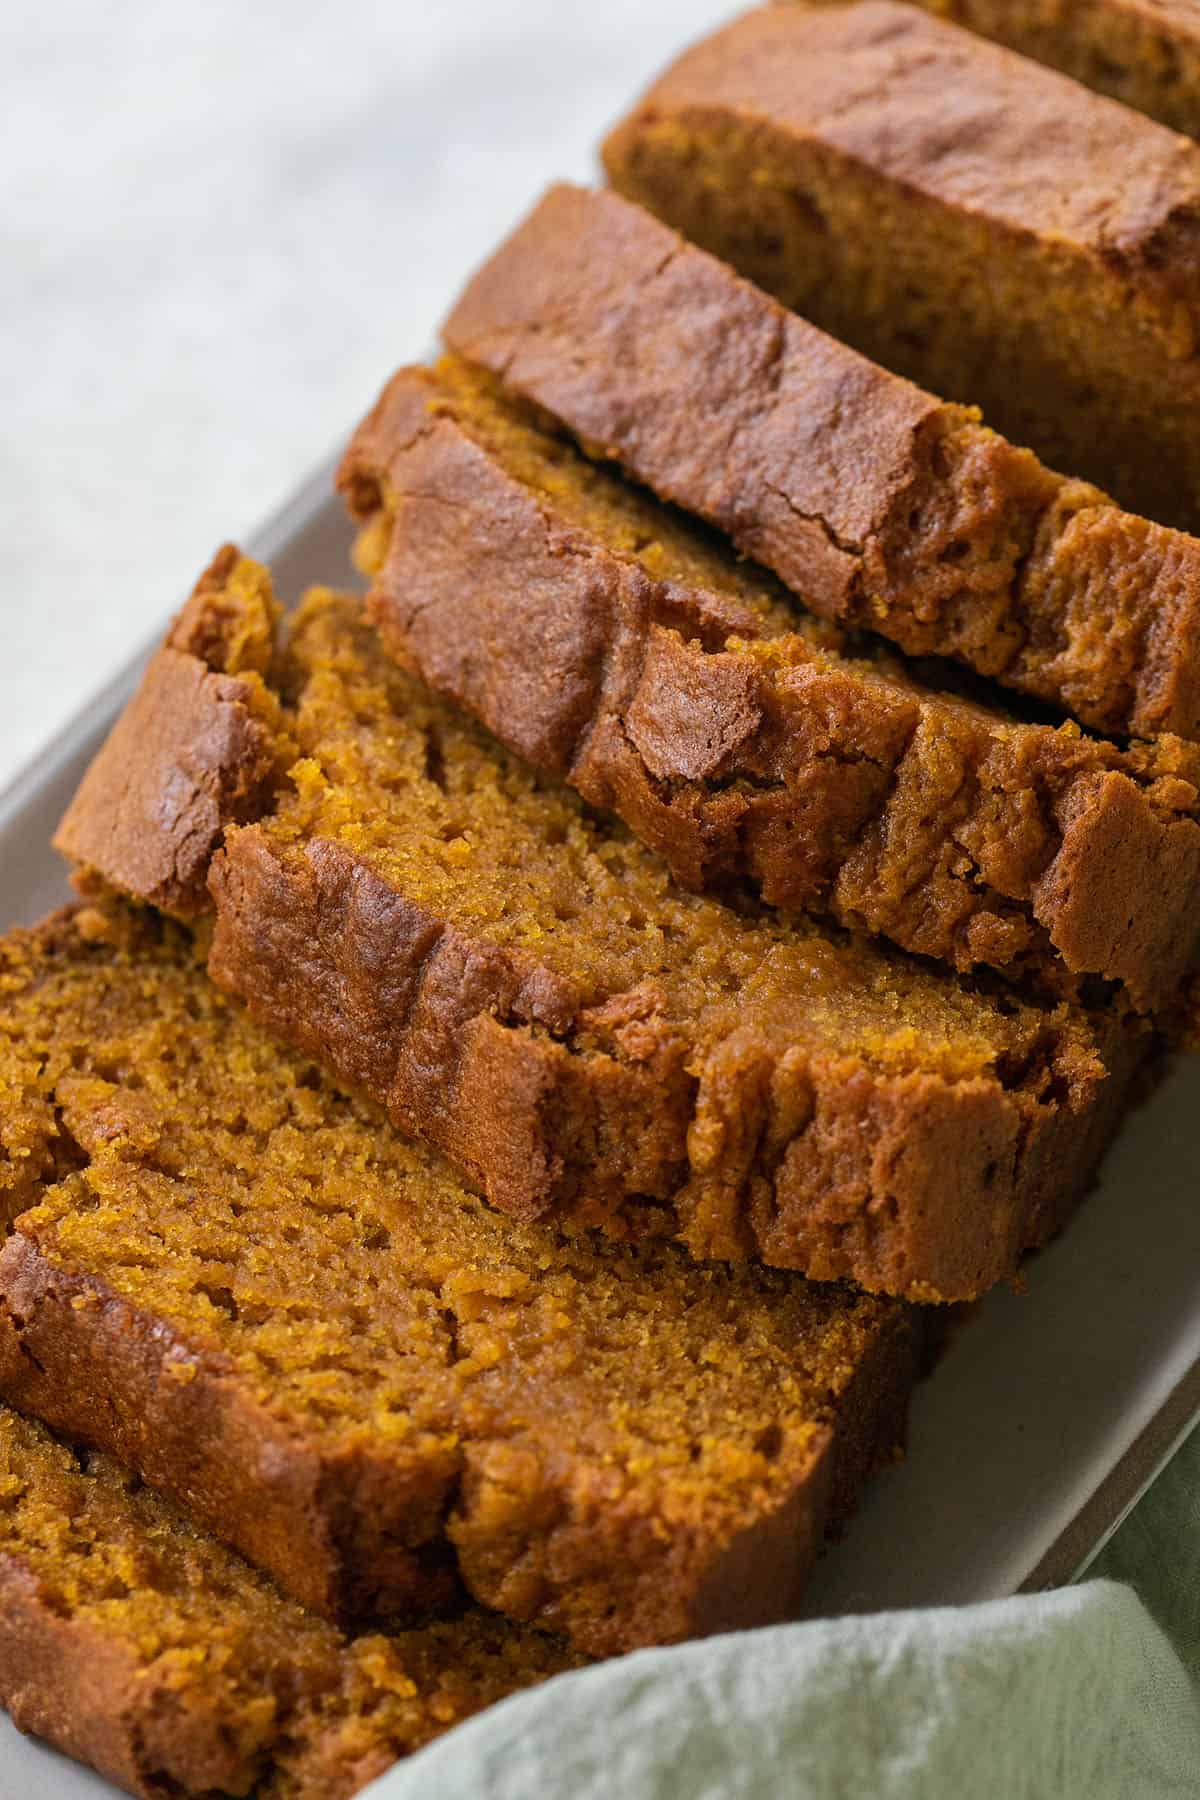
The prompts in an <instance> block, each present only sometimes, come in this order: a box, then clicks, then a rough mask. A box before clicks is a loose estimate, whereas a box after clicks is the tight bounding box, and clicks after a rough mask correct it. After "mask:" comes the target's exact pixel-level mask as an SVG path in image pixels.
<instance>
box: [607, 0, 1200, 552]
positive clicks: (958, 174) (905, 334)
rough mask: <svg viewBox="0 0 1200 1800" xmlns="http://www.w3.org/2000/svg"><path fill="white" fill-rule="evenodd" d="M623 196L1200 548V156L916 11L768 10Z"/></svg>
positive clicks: (1098, 98)
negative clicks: (1199, 278) (1199, 434)
mask: <svg viewBox="0 0 1200 1800" xmlns="http://www.w3.org/2000/svg"><path fill="white" fill-rule="evenodd" d="M604 162H605V167H606V169H607V171H608V175H609V179H610V180H611V182H612V184H613V185H614V186H615V187H617V188H619V189H620V190H621V192H622V193H624V194H626V195H627V196H628V197H629V198H630V199H633V200H638V201H640V202H641V203H642V204H643V205H645V206H648V207H649V208H650V209H651V210H652V211H653V212H656V213H657V214H659V216H660V217H661V218H663V219H665V220H666V221H667V222H668V223H669V224H671V225H673V226H675V228H676V229H677V230H680V231H682V232H683V233H684V234H685V235H686V236H688V237H690V238H693V239H694V240H695V241H696V242H697V243H698V244H701V245H703V247H704V248H705V249H706V250H710V251H712V252H713V253H714V254H715V255H718V256H722V257H724V258H725V259H726V260H727V261H728V262H730V263H732V264H733V265H734V267H735V268H738V269H739V270H740V271H741V272H742V273H743V274H744V275H748V276H749V277H750V279H751V280H753V281H757V282H758V283H759V284H760V286H762V287H764V288H766V289H767V290H768V292H770V293H773V294H775V295H776V297H777V298H778V299H780V300H782V301H783V303H784V304H785V305H787V306H792V307H795V308H796V310H797V311H799V312H803V313H807V314H809V315H810V316H811V317H812V318H813V319H814V320H815V322H816V323H817V324H818V325H821V326H822V327H824V329H825V330H827V331H832V332H836V334H837V335H838V336H839V337H841V338H844V339H845V340H846V341H847V342H848V343H852V344H854V345H855V346H856V347H857V348H858V349H860V350H863V351H865V353H866V354H867V355H868V356H873V357H875V358H876V359H877V360H878V361H879V362H881V363H883V364H885V365H886V366H887V367H889V368H892V369H895V370H896V371H897V372H898V373H899V374H902V375H907V376H909V377H910V378H911V379H913V380H916V381H920V382H923V383H924V384H925V385H927V386H928V387H930V388H932V389H933V390H934V392H936V393H939V394H944V395H945V396H946V397H947V398H949V399H953V400H960V401H964V402H966V403H968V404H978V405H979V406H981V407H982V408H983V410H984V413H985V415H986V416H987V418H988V419H989V420H990V421H991V423H992V424H994V425H995V426H996V427H997V429H999V430H1001V431H1004V432H1006V433H1007V434H1008V435H1009V436H1010V437H1012V438H1014V439H1015V440H1016V441H1017V442H1018V443H1027V444H1030V445H1032V447H1033V448H1034V449H1035V450H1037V451H1038V453H1039V454H1040V455H1042V456H1045V457H1047V458H1048V459H1049V460H1050V461H1051V463H1053V464H1054V465H1055V466H1057V467H1060V468H1063V469H1069V470H1072V471H1073V472H1075V473H1078V474H1080V475H1084V476H1087V477H1089V478H1090V479H1092V480H1095V481H1098V482H1100V484H1101V485H1102V486H1103V487H1105V488H1107V489H1109V490H1110V491H1111V492H1112V493H1114V494H1115V495H1116V497H1117V498H1118V499H1119V500H1120V501H1121V502H1122V504H1124V505H1126V506H1130V507H1133V508H1136V509H1137V511H1139V512H1142V513H1145V514H1146V515H1148V516H1149V517H1150V518H1157V519H1162V520H1163V521H1164V522H1165V523H1168V524H1172V525H1178V526H1182V527H1184V528H1185V529H1187V530H1196V529H1197V527H1198V525H1200V445H1198V444H1197V439H1196V432H1195V427H1194V419H1195V413H1196V406H1197V401H1198V399H1200V308H1198V307H1197V284H1196V270H1197V262H1198V256H1200V147H1197V145H1196V144H1195V143H1193V142H1192V141H1191V140H1190V139H1187V138H1184V137H1181V136H1179V135H1177V134H1176V133H1175V132H1173V131H1168V130H1166V129H1165V128H1164V127H1163V126H1161V125H1158V124H1156V123H1154V121H1153V120H1151V119H1147V118H1145V117H1143V116H1142V115H1141V114H1140V113H1136V112H1133V111H1131V110H1129V109H1128V108H1127V107H1124V106H1121V105H1119V104H1117V103H1116V102H1115V101H1112V100H1109V99H1106V98H1104V97H1103V96H1102V95H1098V94H1093V93H1090V92H1089V91H1088V90H1087V89H1086V88H1084V87H1081V86H1080V85H1079V84H1078V83H1076V82H1074V81H1071V80H1069V79H1068V78H1066V77H1065V76H1063V75H1060V74H1058V73H1057V72H1056V71H1054V70H1051V69H1046V68H1043V67H1042V66H1041V65H1040V64H1038V63H1036V62H1030V61H1028V60H1027V59H1026V58H1024V57H1021V56H1016V55H1014V54H1013V53H1012V52H1011V51H1009V50H1005V49H1002V48H1000V47H999V46H998V45H996V44H992V43H989V42H987V41H986V40H985V39H983V38H980V37H976V36H974V35H973V34H972V33H971V32H968V31H962V30H960V29H959V28H958V27H957V26H954V25H951V24H948V23H946V22H944V21H943V20H940V19H934V18H930V17H929V15H928V13H925V12H922V11H920V10H919V9H918V8H917V7H914V6H905V5H900V4H896V3H894V0H857V3H856V4H849V5H844V6H817V7H811V6H804V5H786V6H778V5H777V6H767V7H760V8H758V9H757V10H755V11H753V12H750V13H747V14H745V15H744V16H743V17H742V18H740V19H736V20H734V21H733V22H732V23H731V24H730V25H728V26H726V27H724V28H722V29H721V30H719V31H717V32H715V33H713V34H712V35H711V36H710V37H708V38H706V39H704V40H703V41H702V42H700V43H698V44H696V45H695V46H694V47H693V48H691V49H689V50H688V51H686V52H685V53H684V55H683V56H681V57H680V58H679V59H678V60H677V61H676V62H675V63H674V64H673V65H672V66H671V67H670V68H669V69H668V70H667V71H666V73H665V74H664V75H663V76H662V77H661V78H660V79H659V80H658V81H657V82H655V83H654V85H653V86H652V87H651V88H650V89H649V90H648V92H647V93H646V94H645V95H644V96H643V98H642V100H641V101H640V102H639V103H638V104H637V105H636V106H635V107H634V109H633V110H632V112H631V113H630V114H629V116H628V118H627V119H625V120H624V121H623V122H622V123H621V124H620V125H618V126H617V128H616V130H615V131H614V132H613V133H612V134H611V136H610V137H609V139H608V141H607V143H606V144H605V147H604Z"/></svg>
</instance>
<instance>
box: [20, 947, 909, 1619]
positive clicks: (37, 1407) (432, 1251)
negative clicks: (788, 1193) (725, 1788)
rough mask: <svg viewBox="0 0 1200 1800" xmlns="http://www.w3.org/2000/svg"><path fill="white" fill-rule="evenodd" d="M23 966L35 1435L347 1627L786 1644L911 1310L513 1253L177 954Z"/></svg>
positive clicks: (415, 1152) (110, 952) (621, 1255)
mask: <svg viewBox="0 0 1200 1800" xmlns="http://www.w3.org/2000/svg"><path fill="white" fill-rule="evenodd" d="M118 928H119V929H121V930H124V931H125V932H126V934H127V936H128V934H129V933H130V932H133V933H135V934H140V935H135V937H134V939H133V941H132V943H130V942H127V943H126V944H125V945H124V946H122V945H120V944H117V945H114V944H113V942H112V937H113V933H114V930H117V929H118ZM88 931H92V932H100V933H101V935H100V936H98V937H94V938H93V939H92V940H91V941H89V939H88V937H87V936H86V935H85V933H87V932H88ZM4 958H5V976H6V983H7V987H8V996H7V998H6V1001H5V1004H4V1008H3V1013H2V1014H0V1045H2V1046H3V1055H2V1057H0V1067H2V1068H3V1069H4V1071H5V1074H6V1076H7V1078H8V1079H9V1080H10V1082H12V1084H13V1085H14V1086H15V1085H17V1084H18V1083H20V1084H21V1085H22V1086H24V1087H25V1088H27V1089H28V1090H29V1091H30V1092H31V1093H32V1094H35V1095H37V1096H40V1097H41V1099H42V1101H43V1104H44V1108H45V1114H46V1116H47V1117H48V1118H49V1119H52V1120H53V1121H54V1129H55V1132H56V1134H57V1145H58V1148H57V1152H56V1154H57V1159H58V1169H57V1174H58V1179H57V1180H56V1181H54V1182H53V1183H50V1182H49V1181H48V1180H47V1181H46V1182H45V1184H44V1185H43V1188H42V1191H41V1194H40V1197H39V1203H38V1204H37V1205H36V1206H33V1207H32V1208H31V1209H30V1210H28V1211H27V1212H25V1213H24V1214H23V1215H22V1216H21V1217H20V1218H19V1219H18V1220H17V1222H16V1225H15V1227H14V1230H13V1233H12V1235H11V1236H10V1238H9V1241H8V1244H7V1246H6V1248H5V1250H4V1252H3V1254H2V1255H0V1321H2V1323H0V1386H2V1387H3V1390H4V1392H5V1394H6V1395H7V1396H8V1397H10V1398H11V1399H12V1400H13V1401H14V1402H15V1403H16V1404H18V1405H20V1406H22V1407H23V1408H25V1409H28V1410H30V1411H35V1412H36V1413H37V1414H38V1415H39V1416H44V1417H46V1418H47V1419H48V1420H49V1422H50V1423H52V1424H54V1425H55V1426H56V1427H57V1428H59V1429H62V1430H64V1431H66V1432H68V1433H71V1434H79V1435H82V1436H84V1437H86V1438H89V1439H90V1440H92V1441H99V1442H100V1443H101V1445H102V1447H104V1448H105V1449H107V1450H110V1451H112V1452H114V1453H116V1454H118V1455H120V1456H121V1457H122V1459H123V1460H125V1461H127V1462H129V1463H130V1464H132V1465H133V1466H136V1467H138V1468H139V1469H140V1470H141V1471H142V1473H143V1474H145V1475H146V1476H147V1477H148V1478H149V1479H151V1480H152V1481H153V1482H154V1483H155V1484H156V1485H157V1486H159V1487H160V1488H162V1489H164V1490H165V1491H167V1492H168V1493H171V1494H173V1495H175V1496H177V1497H178V1498H179V1499H181V1500H183V1501H185V1502H186V1504H187V1505H188V1506H189V1507H190V1508H191V1509H192V1510H194V1511H195V1512H196V1513H197V1514H198V1515H199V1516H200V1517H201V1518H202V1519H204V1520H205V1521H206V1522H207V1523H208V1524H209V1525H210V1526H211V1527H212V1528H213V1529H215V1530H217V1531H218V1532H220V1533H222V1534H224V1535H225V1536H227V1537H229V1538H231V1539H232V1540H233V1541H234V1542H235V1543H236V1544H237V1545H238V1547H239V1548H241V1549H243V1550H244V1551H245V1552H246V1553H247V1554H248V1555H250V1556H251V1557H252V1558H253V1559H255V1560H256V1561H258V1562H260V1563H261V1564H263V1565H264V1566H266V1567H267V1568H268V1569H270V1570H271V1571H272V1572H273V1573H274V1574H276V1575H277V1577H278V1578H279V1579H280V1581H281V1582H282V1583H284V1584H285V1585H286V1586H287V1587H288V1588H289V1590H290V1591H292V1592H294V1593H296V1594H297V1595H298V1596H299V1597H300V1598H301V1599H302V1600H304V1601H306V1602H308V1603H310V1604H312V1605H314V1606H317V1607H319V1608H322V1609H324V1610H325V1611H327V1612H330V1613H337V1614H343V1615H350V1614H354V1615H358V1616H363V1615H367V1616H370V1615H376V1614H380V1613H410V1614H411V1613H413V1612H417V1611H424V1612H427V1611H428V1610H430V1608H438V1607H444V1606H446V1605H447V1604H453V1603H454V1600H455V1587H454V1584H453V1582H452V1581H451V1580H450V1579H449V1575H450V1573H451V1570H450V1568H449V1567H448V1565H450V1564H454V1565H456V1566H457V1570H458V1572H459V1574H460V1575H461V1578H462V1579H464V1580H465V1581H466V1584H467V1586H468V1587H469V1588H470V1589H471V1590H472V1591H473V1592H474V1593H475V1594H476V1595H477V1596H478V1597H479V1598H481V1599H483V1600H485V1601H487V1602H488V1603H490V1604H494V1605H496V1606H498V1607H500V1608H502V1609H503V1610H505V1611H506V1612H509V1613H510V1614H513V1615H514V1616H516V1617H518V1618H521V1619H525V1620H536V1621H537V1622H538V1623H540V1624H542V1625H544V1626H547V1627H552V1628H554V1629H560V1630H564V1631H566V1632H567V1633H569V1634H570V1635H572V1636H573V1637H574V1639H575V1641H576V1642H577V1643H578V1644H579V1645H580V1646H581V1647H582V1648H587V1649H590V1650H592V1651H594V1652H596V1653H604V1652H606V1651H609V1650H615V1649H619V1648H628V1647H630V1646H631V1645H635V1644H638V1643H648V1642H656V1641H669V1640H671V1639H674V1638H678V1637H684V1636H688V1635H692V1634H694V1633H695V1632H696V1631H697V1630H701V1629H716V1628H718V1627H719V1626H721V1625H732V1624H736V1623H739V1622H743V1621H746V1620H749V1619H754V1618H763V1617H778V1616H781V1615H783V1614H785V1613H786V1610H787V1608H788V1606H789V1605H790V1604H791V1603H792V1601H793V1600H794V1597H795V1594H796V1591H797V1589H798V1586H799V1583H800V1581H801V1580H802V1579H803V1576H804V1574H805V1571H806V1568H807V1564H808V1562H809V1560H810V1559H811V1556H812V1554H813V1553H814V1551H815V1548H816V1545H817V1543H818V1542H819V1539H820V1535H821V1532H822V1530H823V1529H824V1527H825V1524H826V1522H827V1520H828V1519H829V1518H830V1517H831V1516H834V1517H838V1516H841V1514H843V1513H844V1512H845V1511H846V1510H847V1509H848V1508H849V1506H850V1505H852V1504H853V1498H854V1494H855V1492H856V1489H857V1486H858V1484H859V1483H860V1481H861V1479H862V1477H863V1475H864V1474H865V1473H866V1472H867V1470H868V1469H869V1468H870V1467H871V1466H872V1464H873V1463H874V1462H875V1461H877V1460H879V1459H881V1458H886V1456H887V1455H889V1454H890V1453H891V1451H892V1450H893V1448H894V1446H895V1444H896V1443H897V1442H898V1441H899V1439H900V1437H901V1436H902V1431H903V1412H904V1395H905V1392H906V1389H907V1384H908V1381H909V1379H910V1377H911V1364H912V1341H911V1328H910V1325H909V1321H908V1315H907V1313H906V1310H905V1309H904V1308H903V1307H901V1306H898V1305H897V1304H895V1303H893V1302H888V1301H881V1300H876V1299H872V1298H870V1297H868V1296H864V1295H855V1294H852V1293H849V1292H847V1291H844V1290H842V1289H839V1288H837V1287H834V1286H826V1287H817V1286H811V1285H809V1284H808V1283H806V1282H804V1281H803V1280H800V1279H798V1278H795V1277H788V1276H786V1275H783V1274H779V1273H772V1272H769V1271H764V1270H761V1269H756V1268H754V1267H751V1266H743V1267H741V1268H730V1267H724V1266H720V1265H712V1266H705V1265H701V1264H698V1263H695V1262H693V1261H691V1260H690V1259H689V1258H688V1257H687V1256H686V1255H685V1254H684V1253H683V1252H682V1251H680V1250H678V1249H677V1248H675V1247H674V1246H672V1245H670V1244H666V1243H658V1244H647V1245H645V1246H643V1247H641V1248H637V1247H634V1246H623V1247H621V1246H609V1247H608V1248H607V1249H604V1248H601V1247H598V1246H596V1245H595V1244H593V1243H592V1241H591V1240H590V1239H589V1238H588V1237H587V1236H585V1235H581V1236H578V1237H575V1238H573V1239H562V1238H560V1237H558V1236H557V1235H556V1234H554V1233H552V1232H550V1231H548V1230H545V1229H543V1228H539V1227H536V1226H521V1225H517V1224H515V1223H513V1222H512V1221H509V1220H505V1219H503V1218H502V1217H500V1216H499V1215H497V1214H496V1213H494V1212H492V1211H490V1210H489V1209H488V1207H487V1206H486V1205H485V1204H484V1203H483V1202H482V1201H481V1200H478V1199H476V1198H475V1197H473V1196H472V1195H470V1194H468V1193H466V1192H465V1191H464V1190H463V1189H462V1188H461V1187H460V1186H458V1184H457V1183H456V1182H455V1181H454V1179H453V1178H452V1176H451V1175H450V1174H449V1172H448V1171H447V1170H446V1169H445V1168H444V1167H443V1166H442V1165H441V1164H440V1163H439V1162H438V1161H437V1160H436V1159H435V1158H433V1157H432V1155H431V1154H429V1153H427V1152H424V1151H422V1150H420V1149H418V1148H414V1147H411V1146H409V1145H407V1144H406V1143H405V1142H404V1141H403V1140H402V1139H401V1138H400V1137H399V1136H398V1135H397V1134H396V1133H395V1132H394V1131H392V1130H391V1129H390V1128H389V1127H388V1126H387V1125H386V1123H385V1122H384V1121H383V1120H382V1119H381V1118H380V1117H379V1115H378V1114H377V1113H376V1112H375V1111H374V1109H373V1108H371V1107H370V1106H368V1105H366V1104H365V1103H363V1102H360V1101H355V1100H351V1099H349V1098H347V1097H345V1096H343V1095H341V1094H339V1093H337V1092H336V1091H335V1090H333V1089H332V1088H331V1087H329V1086H328V1085H326V1084H325V1083H323V1082H322V1081H321V1080H320V1079H319V1078H318V1077H317V1076H316V1074H315V1071H314V1070H313V1068H312V1066H311V1064H309V1063H308V1062H307V1061H306V1060H305V1059H304V1058H303V1057H301V1056H298V1055H293V1054H291V1053H289V1052H288V1051H286V1050H283V1049H280V1048H278V1047H276V1046H275V1045H274V1044H273V1043H272V1042H271V1041H270V1040H269V1039H268V1038H267V1037H266V1036H265V1035H264V1034H263V1033H261V1032H260V1031H259V1030H258V1029H257V1028H255V1027H254V1026H253V1025H252V1024H251V1023H250V1021H249V1020H248V1019H247V1018H246V1016H245V1014H244V1013H243V1012H242V1010H241V1009H240V1008H239V1007H237V1006H236V1005H235V1004H234V1003H232V1002H231V1001H229V1000H227V999H226V998H225V997H224V996H223V995H221V994H220V993H219V991H218V990H217V989H216V988H215V987H213V986H212V984H211V983H210V982H209V981H208V980H207V979H206V977H205V975H204V973H203V970H202V968H201V967H200V966H199V964H198V963H197V962H196V960H195V958H194V957H193V956H192V955H191V954H190V950H189V947H188V945H187V942H186V939H185V938H184V937H183V934H182V933H179V932H174V931H172V930H171V929H169V928H168V929H166V930H165V931H164V932H162V933H161V934H160V935H156V934H155V932H154V928H153V926H152V924H151V923H149V922H148V921H146V920H142V921H137V920H133V919H131V918H130V917H129V916H128V915H124V914H108V915H99V914H96V913H85V914H83V915H81V916H80V918H79V919H77V920H75V921H74V922H72V921H69V920H68V921H65V922H62V923H61V924H60V925H59V926H58V927H57V928H56V935H53V936H51V937H47V936H45V935H42V936H36V935H35V936H34V937H32V938H31V937H29V936H18V937H16V938H13V939H9V940H8V941H7V942H6V944H5V947H4ZM47 1135H48V1134H47ZM44 1160H45V1157H44V1156H43V1161H44ZM745 1548H750V1549H752V1550H753V1551H754V1555H753V1557H752V1558H751V1560H752V1561H753V1563H754V1567H755V1571H756V1573H755V1579H754V1581H750V1580H748V1578H746V1577H745V1575H744V1574H738V1575H737V1576H736V1578H735V1574H734V1570H735V1567H736V1566H737V1565H738V1559H739V1557H740V1556H743V1554H744V1550H745Z"/></svg>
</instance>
